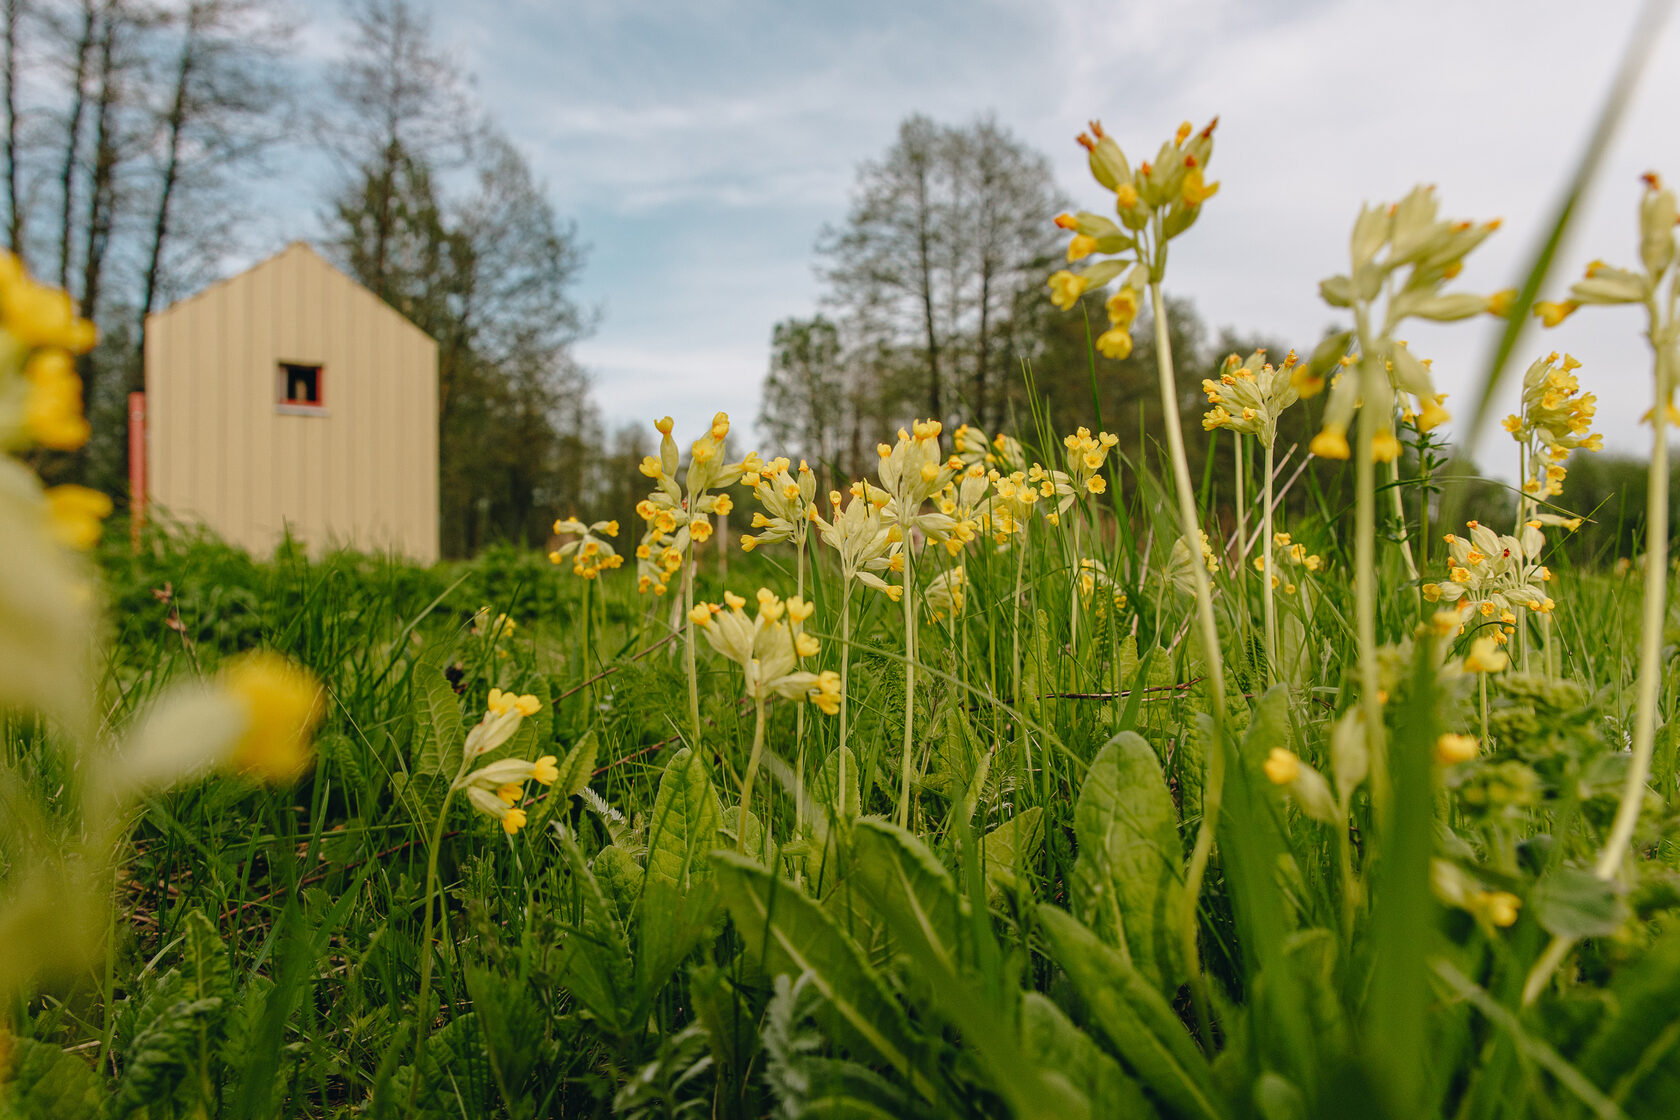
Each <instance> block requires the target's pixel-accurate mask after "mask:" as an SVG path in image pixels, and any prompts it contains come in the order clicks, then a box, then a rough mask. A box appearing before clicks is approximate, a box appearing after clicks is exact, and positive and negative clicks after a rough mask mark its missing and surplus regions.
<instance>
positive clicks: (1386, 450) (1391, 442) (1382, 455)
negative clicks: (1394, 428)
mask: <svg viewBox="0 0 1680 1120" xmlns="http://www.w3.org/2000/svg"><path fill="white" fill-rule="evenodd" d="M1399 457H1400V440H1399V438H1398V437H1396V436H1395V434H1394V433H1393V432H1391V431H1387V430H1383V431H1379V432H1377V434H1376V435H1375V436H1373V437H1372V439H1371V458H1373V459H1375V460H1376V461H1377V462H1379V463H1392V462H1394V460H1396V459H1398V458H1399Z"/></svg>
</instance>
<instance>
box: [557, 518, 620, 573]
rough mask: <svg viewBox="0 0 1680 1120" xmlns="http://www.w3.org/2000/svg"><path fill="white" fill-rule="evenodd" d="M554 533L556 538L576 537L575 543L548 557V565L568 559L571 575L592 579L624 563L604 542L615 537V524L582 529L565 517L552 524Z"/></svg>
mask: <svg viewBox="0 0 1680 1120" xmlns="http://www.w3.org/2000/svg"><path fill="white" fill-rule="evenodd" d="M554 532H555V533H556V535H562V534H574V533H575V534H576V535H577V539H576V540H572V541H567V542H566V543H565V544H563V545H561V546H560V547H559V548H557V549H555V550H554V551H552V552H550V553H549V554H548V562H549V563H551V564H559V563H560V562H562V561H563V560H565V559H566V558H567V557H568V556H569V557H571V560H572V574H573V575H576V576H582V577H583V578H584V579H595V578H597V577H598V576H600V574H601V573H602V572H610V571H612V570H613V569H614V568H617V567H619V566H620V565H622V564H623V563H624V557H622V556H620V555H619V554H618V550H617V549H615V548H613V546H612V545H611V544H610V543H609V542H608V541H606V540H605V539H604V538H605V537H616V536H618V522H616V521H596V522H594V523H592V524H589V525H585V524H584V523H583V522H581V521H579V520H578V519H577V518H575V517H567V518H564V519H563V520H560V521H556V522H555V523H554Z"/></svg>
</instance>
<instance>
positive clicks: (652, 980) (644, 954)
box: [636, 878, 719, 1003]
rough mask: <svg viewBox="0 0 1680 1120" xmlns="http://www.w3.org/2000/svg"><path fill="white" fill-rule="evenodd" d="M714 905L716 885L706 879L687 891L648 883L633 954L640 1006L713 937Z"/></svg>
mask: <svg viewBox="0 0 1680 1120" xmlns="http://www.w3.org/2000/svg"><path fill="white" fill-rule="evenodd" d="M718 905H719V899H718V892H717V885H716V884H715V883H713V882H712V880H711V879H710V878H707V879H701V880H698V881H696V882H694V883H693V884H692V885H691V886H689V887H688V888H687V889H679V888H678V887H676V886H675V885H674V884H671V883H667V882H665V881H664V880H663V879H650V880H648V883H647V889H646V891H645V892H644V893H643V895H642V914H641V924H640V925H639V926H638V933H639V935H640V936H639V940H638V943H637V950H638V951H637V953H636V987H637V991H638V993H639V995H640V997H641V1000H642V1002H643V1003H651V1002H652V1001H653V999H654V997H655V996H657V995H658V994H659V991H660V990H661V989H662V988H664V987H665V984H666V982H667V981H668V980H670V979H671V975H672V973H674V972H675V971H676V970H677V968H678V966H680V965H681V964H682V963H683V961H684V960H686V959H687V958H688V956H689V954H690V953H692V952H693V951H694V950H695V949H696V948H698V947H699V946H700V945H701V943H702V942H707V941H710V940H711V939H712V938H713V936H714V935H715V930H714V929H713V927H712V922H713V919H715V918H716V917H717V912H718Z"/></svg>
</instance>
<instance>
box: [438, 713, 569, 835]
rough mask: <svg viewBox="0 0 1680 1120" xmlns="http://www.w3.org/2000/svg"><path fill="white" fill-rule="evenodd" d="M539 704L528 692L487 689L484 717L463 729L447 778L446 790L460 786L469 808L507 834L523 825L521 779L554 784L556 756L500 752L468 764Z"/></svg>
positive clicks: (557, 773)
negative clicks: (456, 762) (456, 761)
mask: <svg viewBox="0 0 1680 1120" xmlns="http://www.w3.org/2000/svg"><path fill="white" fill-rule="evenodd" d="M541 710H542V701H540V700H538V699H537V698H536V697H535V696H531V695H523V696H522V695H518V694H515V693H512V692H503V691H502V690H501V689H499V688H492V689H491V690H490V699H489V702H488V704H486V706H485V712H484V718H483V719H481V720H479V722H478V725H477V726H475V727H474V728H473V729H472V730H471V731H470V732H468V733H467V738H466V742H465V743H464V744H462V747H461V766H460V769H459V770H458V771H457V773H456V775H455V780H454V782H452V783H451V784H450V787H449V788H450V791H451V792H457V791H464V792H465V793H466V795H467V801H468V802H469V803H470V804H471V805H472V807H473V808H475V809H477V810H478V811H479V812H481V813H483V814H484V815H485V816H488V817H491V818H493V819H494V820H496V821H499V822H500V823H501V826H502V831H503V832H506V833H507V834H508V835H509V836H512V835H513V834H514V833H516V832H518V831H519V830H520V829H522V828H524V827H525V810H524V809H521V808H519V803H520V802H521V801H523V800H524V799H525V783H526V782H529V781H536V782H538V783H539V784H541V785H545V786H547V785H553V784H554V782H555V781H556V780H557V779H558V778H559V777H560V770H559V767H558V766H557V765H556V756H554V755H551V754H545V755H542V756H541V757H540V758H538V759H536V760H535V761H527V760H525V759H522V758H503V759H498V760H496V761H495V762H491V763H488V764H486V765H484V766H480V767H478V768H477V769H476V770H470V769H468V767H470V766H471V765H472V763H473V761H474V760H475V759H477V758H480V757H482V756H484V755H487V754H489V753H490V752H491V751H493V750H495V749H496V748H498V747H500V746H502V745H503V744H504V743H506V742H507V741H508V740H509V739H511V738H513V735H514V732H516V731H518V730H519V725H520V724H521V723H523V722H524V720H525V717H526V716H534V715H536V714H537V712H539V711H541Z"/></svg>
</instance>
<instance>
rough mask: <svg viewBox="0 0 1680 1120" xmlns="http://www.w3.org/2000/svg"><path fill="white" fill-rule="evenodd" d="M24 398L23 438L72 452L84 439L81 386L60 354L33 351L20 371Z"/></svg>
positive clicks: (65, 356) (65, 354) (67, 358)
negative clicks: (24, 436)
mask: <svg viewBox="0 0 1680 1120" xmlns="http://www.w3.org/2000/svg"><path fill="white" fill-rule="evenodd" d="M23 376H24V379H25V380H26V381H27V382H28V384H29V388H28V396H27V398H26V399H25V401H24V406H23V428H24V434H25V435H27V436H28V437H29V438H30V439H31V440H33V441H34V442H35V443H37V444H39V445H40V446H42V447H47V448H51V449H53V450H55V451H74V450H75V449H76V448H78V447H81V446H82V445H83V444H84V443H86V442H87V439H88V433H89V428H88V422H87V420H86V418H85V417H83V415H82V382H81V379H80V378H79V377H77V376H76V370H75V366H74V365H72V364H71V361H70V355H69V353H68V352H66V351H64V350H56V349H55V350H37V351H36V352H35V353H34V354H32V355H30V357H29V360H28V362H26V363H25V364H24V367H23Z"/></svg>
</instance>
